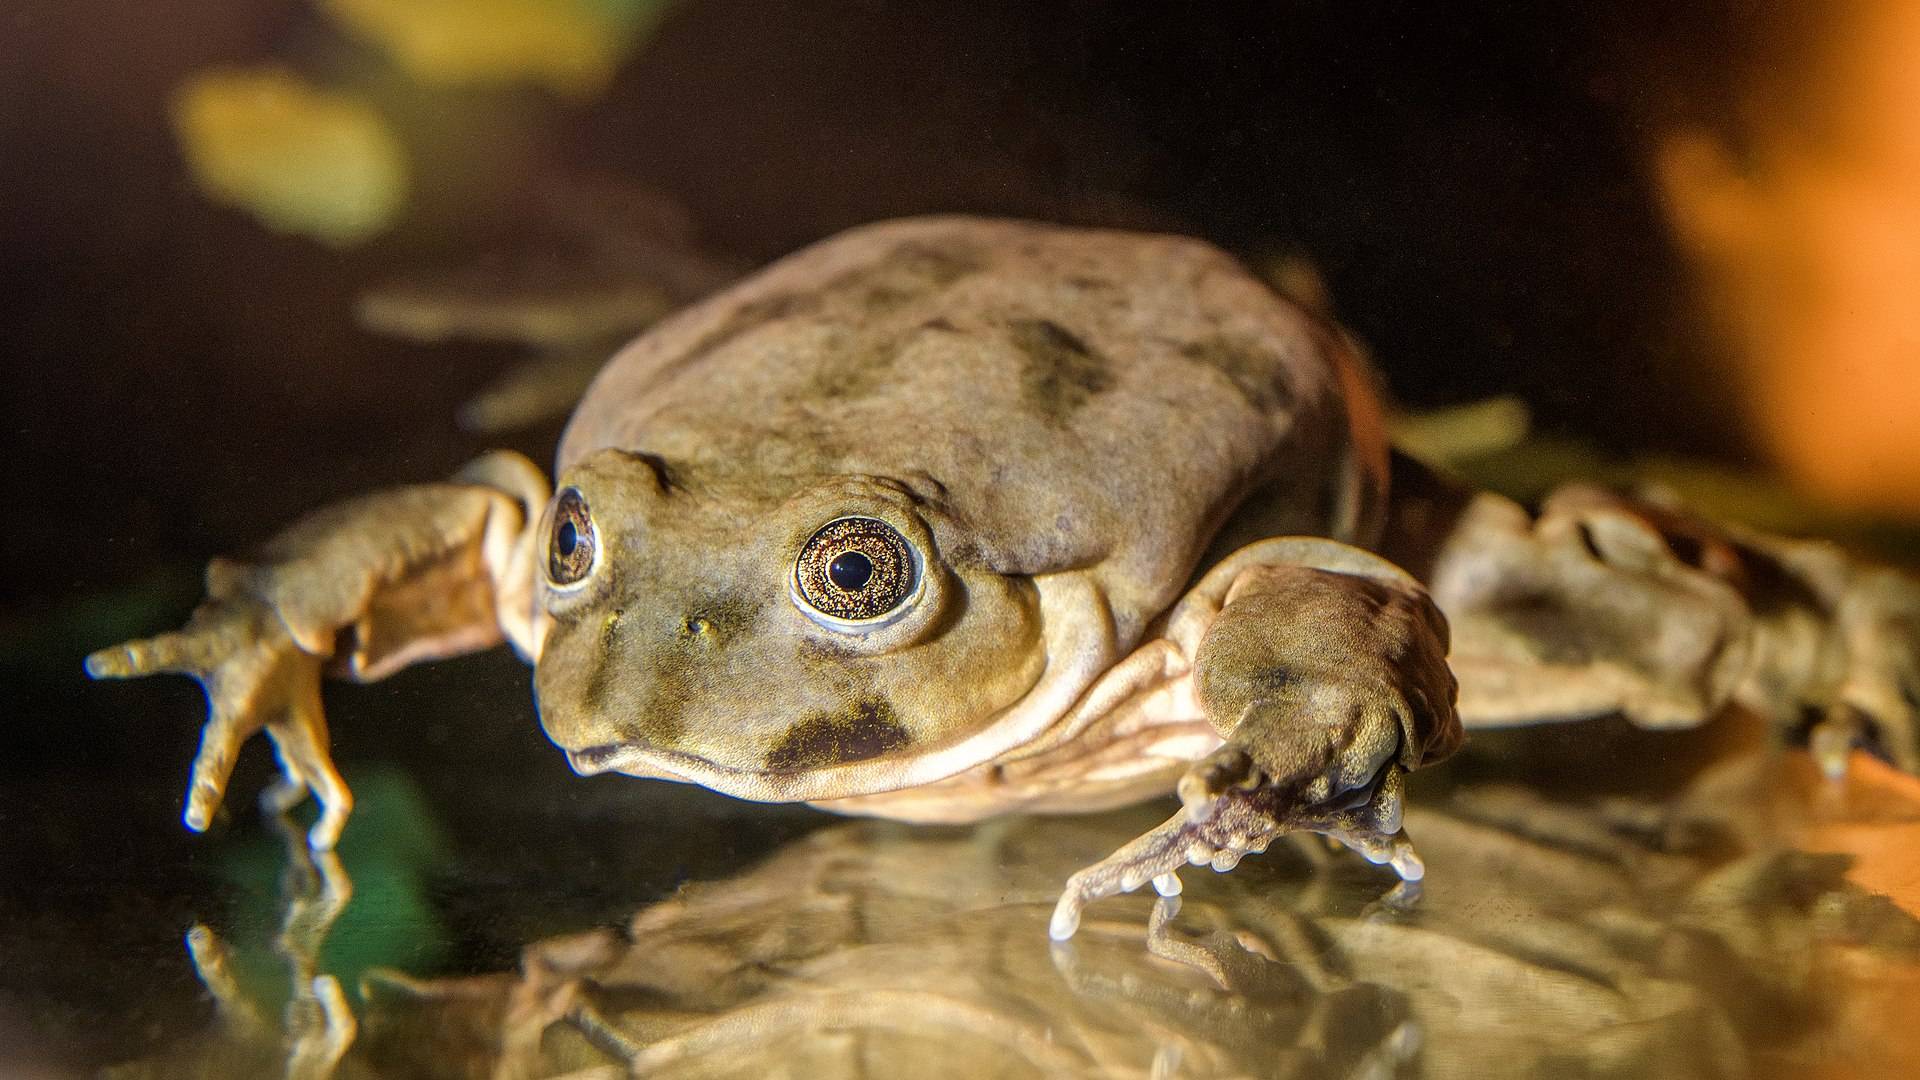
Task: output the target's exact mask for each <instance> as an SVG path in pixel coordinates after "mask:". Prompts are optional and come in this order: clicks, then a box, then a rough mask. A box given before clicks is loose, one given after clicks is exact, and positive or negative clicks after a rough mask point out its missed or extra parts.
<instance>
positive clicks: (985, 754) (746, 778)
mask: <svg viewBox="0 0 1920 1080" xmlns="http://www.w3.org/2000/svg"><path fill="white" fill-rule="evenodd" d="M1034 585H1035V588H1036V590H1037V591H1038V593H1039V597H1040V624H1041V640H1042V642H1043V643H1044V645H1045V647H1046V656H1047V664H1046V668H1045V670H1044V671H1042V672H1041V674H1040V678H1039V679H1038V680H1037V681H1036V682H1035V683H1034V685H1033V687H1032V688H1031V689H1030V690H1028V691H1027V693H1026V694H1025V696H1023V697H1021V699H1020V700H1019V701H1017V702H1015V703H1014V704H1012V705H1010V706H1008V707H1007V708H1006V709H1004V710H1002V711H1001V712H1000V714H999V715H998V716H997V717H995V718H994V719H993V721H992V722H991V723H988V724H986V725H984V726H983V727H981V728H980V730H978V731H977V732H975V733H974V734H972V735H970V736H968V737H967V738H965V739H962V740H960V741H959V742H956V743H950V744H948V745H946V746H942V747H940V748H938V749H935V750H929V751H927V752H925V753H921V754H912V755H908V756H903V757H890V758H875V759H872V760H869V761H860V762H854V763H851V764H845V765H831V766H827V767H824V768H818V769H800V770H794V771H791V772H766V771H760V770H755V769H739V768H732V767H729V766H725V765H719V764H715V763H714V762H711V761H708V760H707V759H705V758H702V757H698V756H696V755H693V754H688V753H683V752H680V751H675V750H664V749H661V748H658V747H652V746H644V745H640V744H636V743H613V744H607V745H603V746H594V747H586V748H583V749H580V750H572V751H568V753H567V761H568V763H569V764H570V765H572V766H573V769H574V771H575V772H577V773H579V774H581V775H583V776H590V775H593V774H595V773H603V772H618V773H625V774H626V775H628V776H638V777H642V778H647V779H657V780H679V781H683V782H686V783H692V784H699V785H700V786H701V787H706V788H712V789H713V790H715V791H719V792H723V793H725V794H728V795H732V796H734V797H736V798H741V799H751V800H753V801H755V802H815V801H819V800H826V799H838V798H844V797H846V796H850V795H871V794H876V793H879V792H884V791H898V790H900V789H901V788H910V787H917V786H919V785H922V784H930V783H933V782H934V781H937V780H944V779H946V778H947V777H950V776H953V775H956V774H958V773H961V772H964V771H966V770H967V769H970V768H973V767H975V766H978V765H980V764H982V763H984V762H988V761H992V760H994V759H996V758H999V757H1001V756H1003V755H1005V754H1007V753H1008V752H1010V751H1012V750H1014V749H1016V748H1019V747H1025V746H1029V745H1032V744H1035V743H1037V742H1039V741H1041V739H1042V737H1043V736H1044V735H1046V734H1047V733H1048V731H1049V729H1050V728H1052V727H1054V726H1055V725H1056V724H1057V723H1058V722H1059V721H1060V720H1061V719H1062V718H1064V717H1067V716H1069V715H1070V714H1072V713H1075V712H1076V711H1078V710H1076V708H1075V705H1076V703H1077V702H1079V701H1080V699H1081V697H1082V696H1083V695H1084V694H1085V693H1086V692H1087V689H1088V687H1090V686H1092V685H1093V684H1094V681H1095V680H1096V679H1098V678H1099V677H1100V676H1101V674H1102V673H1104V672H1106V671H1107V670H1108V669H1109V668H1111V667H1113V666H1114V664H1115V662H1116V660H1117V659H1118V656H1119V653H1120V650H1121V649H1122V648H1124V647H1125V646H1124V645H1123V643H1122V642H1120V641H1119V640H1118V633H1117V630H1116V628H1115V625H1114V618H1113V613H1112V609H1111V608H1110V607H1109V606H1108V604H1107V600H1106V596H1105V594H1104V592H1103V591H1102V590H1101V589H1100V588H1099V586H1098V585H1097V584H1096V583H1095V582H1094V581H1093V580H1092V579H1091V577H1090V576H1088V575H1086V574H1082V573H1072V574H1051V575H1047V576H1045V577H1038V578H1035V579H1034Z"/></svg>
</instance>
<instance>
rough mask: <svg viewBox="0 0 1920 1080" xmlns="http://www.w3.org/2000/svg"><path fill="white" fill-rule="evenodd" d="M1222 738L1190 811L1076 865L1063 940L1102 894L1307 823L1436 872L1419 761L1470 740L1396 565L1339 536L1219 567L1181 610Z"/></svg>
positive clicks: (1224, 857) (1433, 612)
mask: <svg viewBox="0 0 1920 1080" xmlns="http://www.w3.org/2000/svg"><path fill="white" fill-rule="evenodd" d="M1168 636H1169V637H1170V638H1171V639H1173V640H1174V642H1175V643H1176V644H1178V645H1180V646H1181V648H1182V651H1183V652H1184V653H1185V654H1186V655H1188V656H1190V657H1192V658H1193V681H1194V689H1195V691H1196V693H1197V696H1198V698H1199V701H1200V704H1201V706H1202V708H1203V709H1204V710H1205V712H1206V715H1207V718H1208V720H1209V721H1210V722H1211V723H1212V724H1213V726H1214V728H1215V729H1216V730H1217V731H1219V733H1220V735H1221V737H1222V738H1223V739H1224V740H1225V744H1224V745H1223V746H1221V747H1220V748H1219V749H1218V750H1217V751H1215V752H1214V753H1213V754H1211V755H1209V756H1208V757H1207V758H1205V759H1203V760H1201V761H1200V762H1198V763H1197V764H1196V765H1195V766H1194V767H1193V768H1192V769H1191V770H1189V771H1188V772H1187V774H1186V775H1185V776H1184V777H1182V778H1181V780H1180V783H1179V787H1178V793H1179V796H1180V801H1181V803H1182V807H1181V810H1180V812H1179V813H1177V814H1175V815H1174V816H1173V818H1171V819H1170V820H1168V821H1167V822H1166V823H1165V824H1163V825H1162V826H1160V827H1159V828H1158V829H1155V830H1154V831H1153V832H1151V833H1148V834H1147V835H1146V836H1143V837H1141V838H1140V839H1138V840H1136V841H1134V842H1133V843H1132V844H1129V845H1127V846H1126V847H1124V848H1122V849H1121V850H1120V851H1118V852H1115V853H1114V854H1113V855H1112V856H1110V857H1108V858H1107V859H1106V860H1104V861H1102V862H1100V863H1098V864H1096V865H1094V866H1091V867H1088V868H1087V869H1085V870H1082V871H1080V872H1079V873H1077V874H1075V875H1074V876H1073V877H1072V878H1071V879H1070V880H1069V881H1068V883H1067V888H1066V891H1065V893H1064V894H1063V895H1062V896H1061V898H1060V902H1059V905H1058V906H1057V907H1056V908H1055V910H1054V917H1053V922H1052V925H1051V927H1050V933H1051V934H1052V936H1053V937H1054V938H1055V939H1064V938H1067V937H1070V936H1072V934H1073V932H1074V930H1075V928H1076V927H1077V926H1078V925H1079V913H1080V909H1081V908H1082V907H1084V906H1085V905H1086V904H1088V903H1090V902H1091V901H1093V900H1096V899H1099V898H1100V897H1103V896H1110V895H1112V894H1114V893H1117V892H1123V891H1131V890H1132V889H1135V888H1138V887H1139V886H1140V885H1142V884H1144V883H1146V882H1148V881H1152V882H1153V884H1154V887H1155V888H1156V889H1158V890H1159V891H1160V892H1162V893H1164V894H1172V893H1175V892H1177V891H1178V890H1179V887H1180V884H1179V879H1178V877H1177V876H1176V875H1175V872H1176V871H1177V869H1178V868H1179V867H1181V866H1184V865H1187V864H1189V863H1191V864H1193V865H1196V866H1198V865H1210V866H1212V867H1213V868H1214V869H1215V870H1220V871H1225V870H1230V869H1232V868H1233V867H1234V866H1235V865H1236V864H1238V863H1239V861H1240V859H1241V857H1242V856H1244V855H1246V854H1248V853H1250V852H1259V851H1264V850H1266V847H1267V845H1268V844H1269V843H1271V842H1272V840H1273V838H1274V837H1276V836H1278V835H1280V834H1282V833H1285V832H1294V831H1311V832H1317V833H1322V834H1324V835H1326V836H1330V837H1333V838H1334V839H1336V840H1339V841H1340V842H1341V843H1344V844H1346V845H1347V846H1348V847H1351V848H1353V849H1354V850H1356V851H1358V852H1360V853H1361V854H1362V855H1364V856H1366V857H1367V858H1368V859H1369V860H1371V861H1373V862H1376V863H1389V864H1391V865H1392V866H1393V868H1394V870H1395V871H1397V872H1398V873H1399V874H1400V876H1401V877H1402V878H1404V879H1407V880H1415V879H1418V878H1419V877H1420V876H1421V875H1422V873H1423V872H1424V870H1423V867H1422V865H1421V863H1420V859H1419V857H1418V856H1417V855H1415V854H1414V851H1413V847H1412V845H1411V843H1410V842H1409V841H1408V840H1407V838H1406V835H1405V833H1404V832H1403V831H1402V829H1401V827H1400V818H1401V800H1402V796H1403V791H1404V777H1405V774H1406V772H1407V771H1408V770H1410V769H1414V768H1418V767H1419V766H1421V765H1425V764H1428V763H1431V762H1433V761H1437V760H1439V759H1441V758H1443V757H1446V756H1447V755H1448V754H1451V753H1452V752H1453V751H1454V750H1455V749H1456V748H1458V746H1459V745H1460V742H1461V740H1462V737H1463V736H1462V733H1461V728H1460V723H1459V720H1458V719H1457V718H1456V717H1455V715H1454V680H1453V675H1452V673H1451V672H1450V671H1449V670H1448V668H1447V663H1446V655H1447V626H1446V620H1445V619H1443V618H1442V617H1441V615H1440V612H1439V609H1437V608H1436V607H1435V606H1434V605H1433V603H1432V601H1431V600H1429V599H1428V597H1427V594H1426V590H1425V589H1423V588H1421V586H1420V585H1419V584H1418V583H1417V582H1415V581H1414V580H1413V579H1412V578H1411V577H1409V576H1408V575H1407V574H1406V573H1404V572H1403V571H1401V570H1400V569H1399V568H1397V567H1395V566H1394V565H1393V564H1391V563H1389V562H1387V561H1386V560H1384V559H1381V558H1379V557H1378V556H1375V555H1370V554H1368V553H1366V552H1363V551H1360V550H1358V549H1355V548H1351V547H1347V546H1346V545H1343V544H1339V543H1335V542H1334V541H1330V540H1318V539H1281V540H1268V541H1263V542H1261V543H1257V544H1254V545H1251V546H1250V547H1248V548H1245V549H1242V550H1241V551H1240V552H1237V553H1236V554H1234V555H1233V556H1231V557H1229V558H1228V559H1227V560H1225V561H1224V562H1222V563H1221V565H1220V566H1218V567H1216V568H1214V569H1213V570H1212V571H1210V572H1209V573H1208V574H1207V575H1206V576H1205V577H1204V578H1203V579H1202V580H1201V581H1200V583H1199V584H1198V585H1197V586H1196V587H1195V588H1194V590H1193V592H1192V593H1191V594H1189V595H1188V597H1187V598H1185V599H1184V600H1183V601H1182V602H1181V603H1180V605H1179V606H1177V607H1176V608H1175V610H1174V612H1173V613H1172V614H1171V616H1170V618H1169V624H1168Z"/></svg>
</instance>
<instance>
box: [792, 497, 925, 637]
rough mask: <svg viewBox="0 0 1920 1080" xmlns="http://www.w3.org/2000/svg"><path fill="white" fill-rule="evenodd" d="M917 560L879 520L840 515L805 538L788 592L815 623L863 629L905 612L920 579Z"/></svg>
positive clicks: (900, 538) (903, 540) (904, 540)
mask: <svg viewBox="0 0 1920 1080" xmlns="http://www.w3.org/2000/svg"><path fill="white" fill-rule="evenodd" d="M918 563H919V558H918V555H917V554H916V553H915V552H914V550H913V545H912V544H909V543H907V538H906V537H904V536H901V535H900V531H899V530H898V529H895V528H894V527H893V526H891V525H889V524H887V523H886V522H884V521H877V520H875V519H873V518H867V517H844V518H840V519H838V520H835V521H830V522H828V523H827V524H825V525H823V526H821V528H820V530H819V531H818V532H816V533H814V534H813V536H811V537H810V538H808V540H807V543H806V546H805V547H802V548H801V549H800V558H799V561H797V562H796V563H795V564H794V567H793V594H794V599H795V600H796V601H797V602H798V603H799V605H800V607H801V609H802V610H803V611H805V612H806V613H807V614H808V615H809V616H811V617H813V619H814V621H815V622H818V623H821V624H822V625H825V626H828V627H830V628H833V629H866V628H868V627H870V626H874V625H879V624H882V623H884V622H886V621H887V620H888V619H890V618H891V617H892V616H895V615H897V614H899V613H900V612H902V611H904V610H905V609H906V608H907V606H908V605H909V602H910V601H912V599H913V598H914V596H915V594H916V589H917V586H918V585H919V583H920V569H919V565H918Z"/></svg>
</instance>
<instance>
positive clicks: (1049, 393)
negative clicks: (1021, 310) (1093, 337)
mask: <svg viewBox="0 0 1920 1080" xmlns="http://www.w3.org/2000/svg"><path fill="white" fill-rule="evenodd" d="M1007 333H1008V335H1009V336H1010V337H1011V338H1012V339H1013V344H1014V347H1015V348H1017V349H1019V350H1020V352H1021V353H1022V354H1024V356H1025V364H1024V366H1023V368H1022V371H1021V373H1020V374H1021V389H1022V391H1023V392H1024V394H1025V395H1026V398H1027V401H1028V403H1030V404H1031V405H1032V406H1033V407H1034V408H1035V409H1036V410H1038V411H1039V412H1040V414H1041V415H1042V416H1045V417H1047V418H1048V419H1050V420H1061V419H1064V418H1065V417H1066V416H1067V414H1068V413H1071V412H1072V411H1073V410H1075V409H1078V408H1080V407H1081V406H1083V405H1085V404H1086V403H1087V402H1088V401H1089V400H1090V399H1091V398H1092V397H1093V395H1095V394H1098V393H1100V392H1101V391H1103V390H1106V389H1108V388H1110V387H1112V386H1113V373H1112V371H1111V370H1109V369H1110V368H1111V366H1112V365H1111V362H1110V361H1108V359H1107V358H1106V357H1105V356H1104V355H1102V354H1100V353H1098V352H1095V351H1094V350H1093V349H1092V348H1091V347H1089V346H1088V345H1087V343H1086V342H1085V341H1083V340H1081V339H1080V337H1079V336H1078V335H1076V334H1074V333H1073V332H1072V331H1070V330H1068V329H1067V328H1066V327H1064V326H1061V325H1060V324H1059V323H1056V322H1054V321H1052V320H1051V319H1014V320H1012V321H1011V322H1009V323H1007Z"/></svg>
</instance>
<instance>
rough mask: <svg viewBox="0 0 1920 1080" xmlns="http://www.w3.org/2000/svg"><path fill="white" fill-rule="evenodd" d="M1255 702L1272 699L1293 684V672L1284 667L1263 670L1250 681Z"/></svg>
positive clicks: (1256, 673)
mask: <svg viewBox="0 0 1920 1080" xmlns="http://www.w3.org/2000/svg"><path fill="white" fill-rule="evenodd" d="M1248 682H1249V684H1250V685H1251V687H1252V689H1253V696H1254V699H1255V700H1259V699H1261V698H1267V697H1272V696H1274V695H1277V694H1279V693H1280V692H1281V691H1283V690H1285V689H1286V688H1287V687H1288V686H1290V685H1292V684H1293V672H1291V671H1288V670H1287V669H1286V668H1283V667H1269V668H1261V669H1260V670H1258V671H1256V672H1254V673H1253V675H1252V676H1251V677H1250V678H1249V679H1248Z"/></svg>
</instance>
